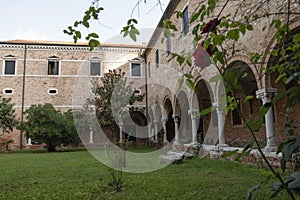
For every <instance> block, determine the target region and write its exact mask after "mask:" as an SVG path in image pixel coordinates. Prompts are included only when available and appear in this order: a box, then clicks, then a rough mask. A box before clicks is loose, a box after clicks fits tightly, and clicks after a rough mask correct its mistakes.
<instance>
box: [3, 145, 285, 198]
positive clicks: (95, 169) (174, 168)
mask: <svg viewBox="0 0 300 200" xmlns="http://www.w3.org/2000/svg"><path fill="white" fill-rule="evenodd" d="M137 151H139V150H137ZM141 151H144V150H143V149H141ZM0 171H1V176H0V199H9V200H11V199H26V200H27V199H28V200H29V199H60V200H62V199H63V200H64V199H72V200H77V199H80V200H81V199H140V200H142V199H230V200H232V199H245V197H246V195H247V190H248V189H249V188H251V187H252V186H254V185H256V184H259V183H260V182H262V181H264V180H265V179H266V178H267V177H268V176H269V175H270V173H269V172H268V171H266V170H262V169H256V168H255V167H254V166H250V165H245V164H241V163H235V162H229V161H221V160H212V159H202V160H200V159H199V158H193V159H191V160H184V162H183V164H174V165H170V166H168V167H166V168H164V169H162V170H159V171H155V172H151V173H145V174H127V173H125V174H124V188H123V191H122V192H115V191H114V190H113V189H112V188H111V187H110V186H109V182H110V181H111V179H112V178H111V175H110V171H109V168H108V167H106V166H104V165H102V164H101V163H100V162H99V161H97V160H96V159H94V157H92V156H91V155H90V154H89V152H87V151H74V152H57V153H11V154H7V155H6V154H0ZM271 182H272V180H271V181H269V182H268V184H267V185H268V186H265V187H263V190H262V194H261V195H260V197H259V199H268V195H267V194H266V193H268V189H269V188H268V187H269V186H270V185H271ZM277 199H286V197H285V196H281V197H278V198H277Z"/></svg>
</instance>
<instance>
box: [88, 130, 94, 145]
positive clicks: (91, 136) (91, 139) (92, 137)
mask: <svg viewBox="0 0 300 200" xmlns="http://www.w3.org/2000/svg"><path fill="white" fill-rule="evenodd" d="M93 143H94V130H93V127H90V141H89V144H93Z"/></svg>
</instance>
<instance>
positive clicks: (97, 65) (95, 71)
mask: <svg viewBox="0 0 300 200" xmlns="http://www.w3.org/2000/svg"><path fill="white" fill-rule="evenodd" d="M90 75H91V76H101V61H91V62H90Z"/></svg>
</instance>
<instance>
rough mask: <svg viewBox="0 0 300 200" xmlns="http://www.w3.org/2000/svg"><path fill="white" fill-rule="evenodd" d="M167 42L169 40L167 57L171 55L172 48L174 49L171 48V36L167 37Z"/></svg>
mask: <svg viewBox="0 0 300 200" xmlns="http://www.w3.org/2000/svg"><path fill="white" fill-rule="evenodd" d="M166 40H167V42H166V45H167V46H166V48H167V56H169V55H170V54H171V48H172V46H171V35H168V36H167V37H166Z"/></svg>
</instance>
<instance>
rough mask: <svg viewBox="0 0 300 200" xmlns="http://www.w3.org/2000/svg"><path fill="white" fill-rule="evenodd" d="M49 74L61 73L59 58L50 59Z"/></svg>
mask: <svg viewBox="0 0 300 200" xmlns="http://www.w3.org/2000/svg"><path fill="white" fill-rule="evenodd" d="M48 75H59V61H58V60H48Z"/></svg>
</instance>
